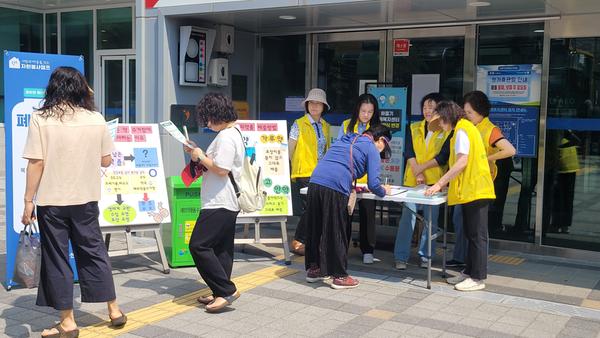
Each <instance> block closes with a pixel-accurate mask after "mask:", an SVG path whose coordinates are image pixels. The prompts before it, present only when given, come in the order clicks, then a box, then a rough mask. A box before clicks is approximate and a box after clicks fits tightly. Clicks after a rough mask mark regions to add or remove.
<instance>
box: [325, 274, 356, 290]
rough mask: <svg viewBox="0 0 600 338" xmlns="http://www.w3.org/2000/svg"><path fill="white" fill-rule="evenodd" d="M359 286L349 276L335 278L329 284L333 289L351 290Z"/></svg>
mask: <svg viewBox="0 0 600 338" xmlns="http://www.w3.org/2000/svg"><path fill="white" fill-rule="evenodd" d="M358 284H360V283H359V282H358V280H357V279H354V278H352V277H350V276H346V277H336V278H334V279H333V283H331V287H332V288H333V289H353V288H355V287H357V286H358Z"/></svg>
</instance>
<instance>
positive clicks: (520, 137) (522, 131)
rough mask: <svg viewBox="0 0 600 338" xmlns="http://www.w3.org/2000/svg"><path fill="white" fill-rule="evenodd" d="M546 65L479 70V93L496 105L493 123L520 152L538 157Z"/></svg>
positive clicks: (484, 67)
mask: <svg viewBox="0 0 600 338" xmlns="http://www.w3.org/2000/svg"><path fill="white" fill-rule="evenodd" d="M541 78H542V65H539V64H525V65H490V66H478V67H477V89H478V90H481V91H482V92H484V93H485V94H486V95H487V96H488V98H489V99H490V102H491V103H492V110H491V112H490V120H491V121H492V122H493V123H494V124H495V125H496V126H498V128H500V129H501V130H502V133H503V134H504V136H505V137H506V139H508V141H510V143H512V144H513V145H514V146H515V148H516V149H517V156H519V157H535V156H536V153H537V152H536V151H537V142H538V121H539V113H540V95H541V83H542V81H541Z"/></svg>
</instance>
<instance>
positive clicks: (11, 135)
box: [4, 51, 84, 288]
mask: <svg viewBox="0 0 600 338" xmlns="http://www.w3.org/2000/svg"><path fill="white" fill-rule="evenodd" d="M83 65H84V61H83V57H81V56H69V55H52V54H37V53H21V52H9V51H4V108H5V116H4V128H5V131H6V287H7V288H11V287H12V286H14V285H16V283H15V282H14V281H13V273H14V269H15V266H14V263H15V254H16V250H17V244H18V241H19V233H20V232H21V230H22V229H23V225H22V224H21V214H22V213H23V208H24V205H23V197H24V194H25V181H26V168H27V160H25V159H23V158H22V157H21V155H22V153H23V149H24V146H25V140H26V138H27V128H28V127H29V121H30V119H31V113H32V112H33V111H34V110H35V109H36V108H38V107H40V105H41V104H42V101H43V98H44V93H45V91H46V86H47V84H48V80H49V79H50V74H51V73H52V71H53V70H54V69H55V68H57V67H60V66H70V67H73V68H76V69H78V70H79V71H80V72H82V73H83V72H84V68H83ZM71 267H72V268H73V271H74V273H75V276H76V270H75V260H74V258H73V254H72V253H71ZM76 279H77V277H76Z"/></svg>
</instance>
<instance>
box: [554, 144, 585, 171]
mask: <svg viewBox="0 0 600 338" xmlns="http://www.w3.org/2000/svg"><path fill="white" fill-rule="evenodd" d="M567 142H569V140H567V139H566V138H563V139H562V140H560V144H561V145H563V144H566V143H567ZM579 169H580V166H579V159H578V157H577V146H571V147H565V148H560V147H559V148H558V173H559V174H567V173H575V172H577V171H578V170H579Z"/></svg>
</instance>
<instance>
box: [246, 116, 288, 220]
mask: <svg viewBox="0 0 600 338" xmlns="http://www.w3.org/2000/svg"><path fill="white" fill-rule="evenodd" d="M237 127H238V128H239V129H240V131H241V132H242V136H243V139H244V143H245V145H246V156H250V157H254V158H255V160H256V163H257V164H258V166H260V167H261V168H262V179H263V183H264V186H265V190H266V191H267V200H266V203H265V207H264V208H263V209H262V210H261V211H258V212H255V213H251V214H243V216H261V215H262V216H291V215H292V211H293V210H292V190H291V184H290V167H289V160H288V158H289V155H288V144H287V143H288V138H287V135H288V133H287V124H286V121H253V120H238V124H237Z"/></svg>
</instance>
